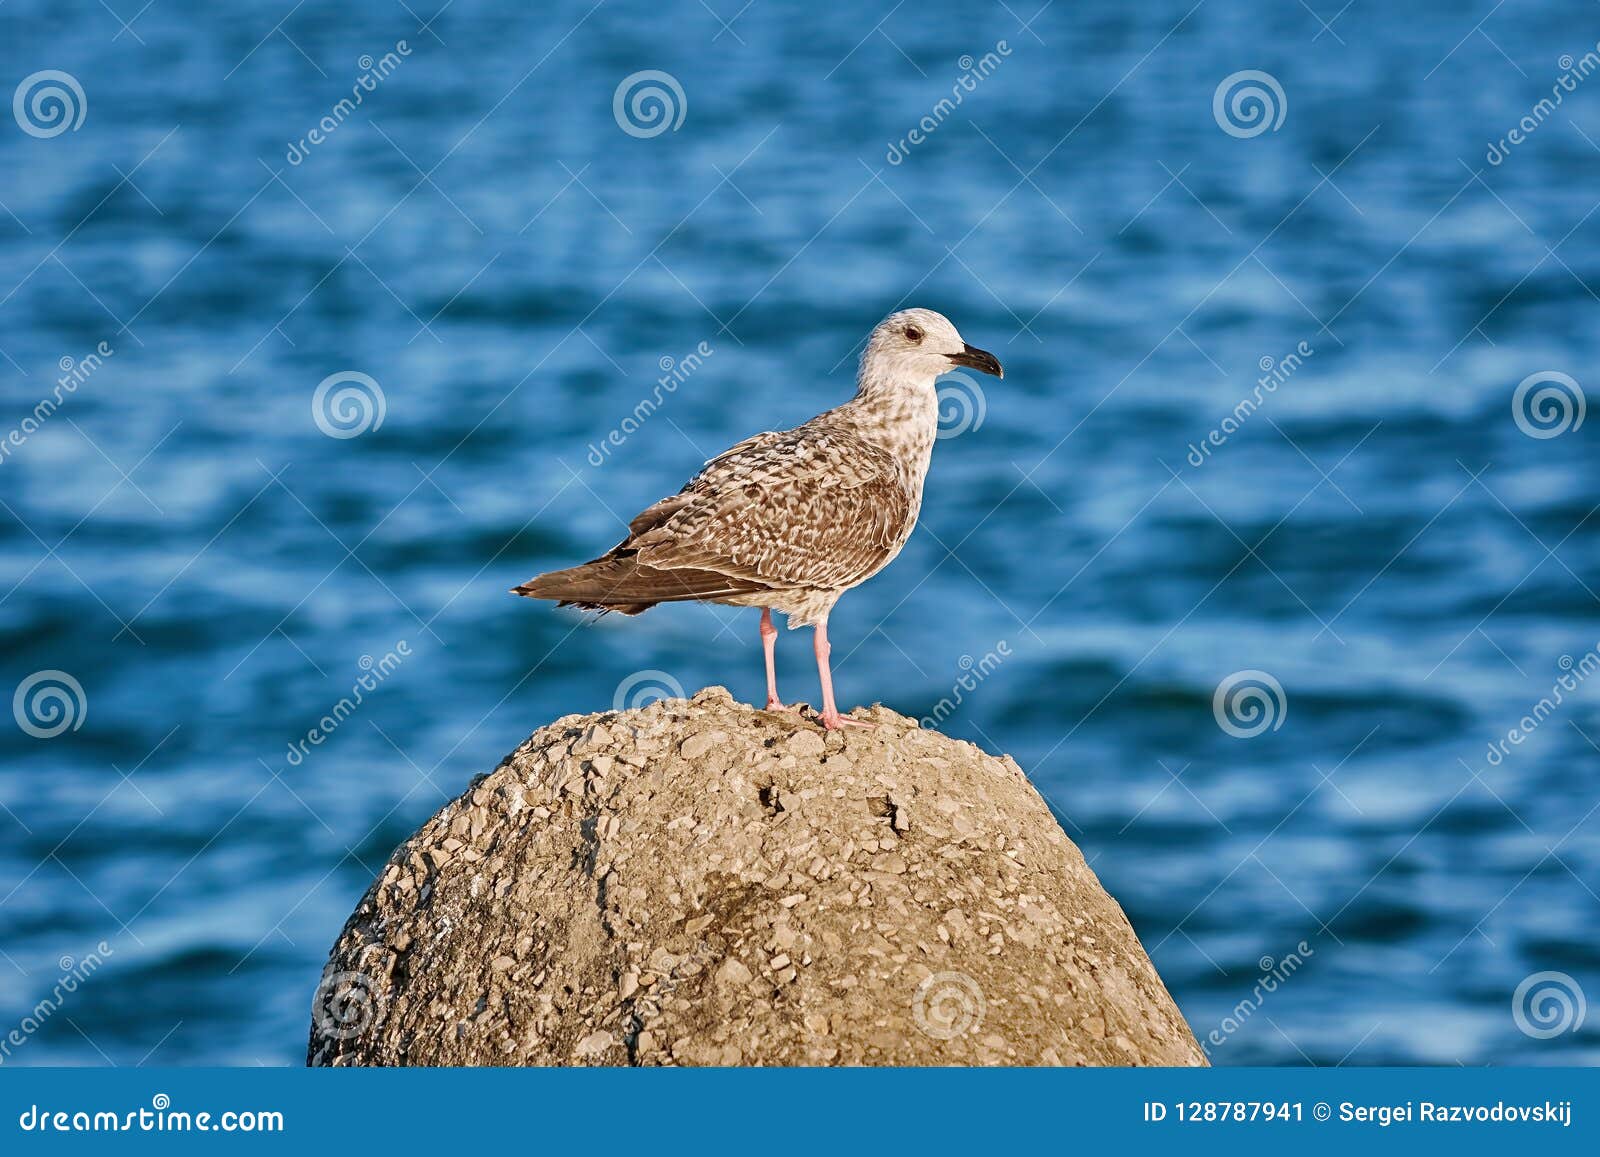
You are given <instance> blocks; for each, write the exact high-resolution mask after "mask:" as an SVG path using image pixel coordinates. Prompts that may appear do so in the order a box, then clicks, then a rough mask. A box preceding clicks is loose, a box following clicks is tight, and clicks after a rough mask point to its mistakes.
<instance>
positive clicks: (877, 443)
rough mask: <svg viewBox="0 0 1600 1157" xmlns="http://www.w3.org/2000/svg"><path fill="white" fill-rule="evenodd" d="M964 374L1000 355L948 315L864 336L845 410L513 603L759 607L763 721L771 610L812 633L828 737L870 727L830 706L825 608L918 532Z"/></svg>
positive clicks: (709, 471) (531, 584)
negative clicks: (977, 343)
mask: <svg viewBox="0 0 1600 1157" xmlns="http://www.w3.org/2000/svg"><path fill="white" fill-rule="evenodd" d="M956 367H966V368H968V369H973V370H978V371H980V372H982V373H985V374H992V375H994V376H995V377H997V378H998V377H1003V376H1004V373H1003V371H1002V369H1001V367H1000V362H999V361H998V360H997V359H996V358H995V356H994V355H993V354H991V353H988V352H986V351H984V350H981V349H977V348H975V347H973V346H970V345H968V344H967V343H966V342H965V341H963V340H962V338H961V335H960V334H959V333H958V332H956V327H955V326H954V325H952V324H951V323H950V320H949V319H948V318H946V317H945V316H944V315H943V314H939V313H935V312H934V311H933V310H931V309H905V310H901V311H899V312H897V313H891V314H890V315H889V316H888V317H886V318H884V319H883V320H882V321H881V322H879V323H878V325H877V326H876V327H875V328H874V329H873V331H872V333H871V335H870V336H869V337H868V338H867V344H866V348H865V349H864V350H863V351H862V353H861V362H860V365H859V367H858V369H857V372H856V393H855V397H853V398H851V399H850V401H848V402H846V403H844V405H842V406H838V407H836V408H834V409H832V410H829V411H827V412H826V413H823V414H819V415H817V416H816V417H815V418H812V419H811V420H810V421H809V422H807V423H805V424H804V425H802V426H797V427H795V428H794V429H793V430H782V431H776V432H774V431H767V432H765V433H761V434H756V435H755V436H754V437H751V438H746V439H745V440H744V441H743V442H740V443H739V444H738V445H737V446H734V447H733V448H732V449H729V450H725V451H723V452H722V453H721V454H719V455H717V456H716V457H715V458H713V459H711V460H710V461H709V462H707V463H706V464H705V466H704V467H703V468H702V469H701V471H700V473H698V474H696V475H695V476H694V478H693V479H691V480H690V481H689V483H688V485H686V486H685V487H684V488H683V489H682V490H680V491H678V493H676V494H674V495H672V496H671V497H669V498H663V499H661V500H660V501H659V502H657V503H655V504H654V505H652V506H650V507H649V508H647V509H646V510H644V511H643V512H641V513H640V514H639V515H638V516H637V517H635V518H634V519H633V521H632V522H630V523H629V524H628V537H627V538H625V539H623V540H622V541H621V542H619V543H618V544H617V545H616V546H614V547H612V548H611V549H610V550H608V551H607V552H606V553H605V554H603V555H601V556H600V557H599V558H597V559H594V560H592V561H590V562H586V563H584V564H583V565H582V566H575V567H570V568H568V569H566V570H557V571H551V572H549V573H548V574H542V575H538V576H537V577H535V578H531V579H529V580H528V581H527V582H525V583H523V584H522V585H521V586H518V587H514V588H512V593H513V594H518V595H525V596H527V597H529V598H535V599H555V600H558V605H560V606H575V607H580V608H583V609H585V610H594V611H601V612H605V611H616V612H618V613H619V614H624V615H637V614H640V613H642V612H644V611H647V610H649V609H650V608H651V607H653V606H655V605H656V604H657V603H672V602H704V603H723V604H727V605H731V606H737V607H760V608H761V645H762V649H763V651H764V652H765V653H766V661H767V704H766V709H767V710H768V711H776V710H780V709H782V707H783V702H782V700H780V699H779V698H778V680H777V673H776V670H775V668H774V653H775V651H776V647H777V640H778V629H777V628H776V627H775V626H773V624H772V612H773V611H777V612H779V613H780V614H783V615H785V616H787V618H788V624H789V629H790V630H793V629H794V628H796V627H805V626H810V627H813V628H815V633H814V635H813V650H814V651H815V654H816V659H817V675H818V677H819V679H820V680H821V683H822V712H821V714H820V715H819V716H818V718H819V719H820V721H821V723H822V725H823V727H825V728H826V729H828V730H829V731H836V730H839V729H841V728H843V727H845V726H847V725H852V726H857V727H869V726H871V725H870V724H868V723H865V722H863V721H861V720H858V719H849V718H846V717H845V716H843V715H841V714H840V713H839V707H838V704H837V703H836V702H835V701H834V696H833V677H832V674H831V672H830V670H829V666H828V653H829V650H830V647H829V645H828V613H829V612H830V611H831V610H832V609H833V605H834V603H836V602H838V601H839V596H840V595H842V594H843V593H844V592H845V591H847V590H849V589H850V588H852V587H855V586H859V585H860V584H861V583H864V582H866V581H867V579H869V578H871V577H872V576H873V575H875V574H877V573H878V572H879V571H880V570H882V569H883V568H884V567H886V566H888V565H889V563H890V562H892V561H893V560H894V557H895V556H896V555H898V554H899V553H900V549H901V548H902V547H903V546H905V544H906V540H907V539H908V538H910V537H911V531H912V529H913V528H914V527H915V526H916V524H917V514H918V512H919V511H920V510H921V509H922V483H923V480H924V479H925V478H926V477H927V474H928V460H929V458H931V457H932V455H933V443H934V438H935V437H936V435H937V434H938V427H939V400H938V394H937V391H936V389H935V387H934V381H935V379H937V378H938V377H939V376H940V375H941V374H946V373H949V372H950V371H951V370H953V369H955V368H956Z"/></svg>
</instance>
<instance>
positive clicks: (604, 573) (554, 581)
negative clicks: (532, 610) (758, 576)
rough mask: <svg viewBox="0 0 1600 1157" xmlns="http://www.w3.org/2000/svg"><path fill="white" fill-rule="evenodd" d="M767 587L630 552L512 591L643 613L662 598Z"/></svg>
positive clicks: (702, 598) (697, 598)
mask: <svg viewBox="0 0 1600 1157" xmlns="http://www.w3.org/2000/svg"><path fill="white" fill-rule="evenodd" d="M762 589H764V588H763V587H762V585H761V584H760V583H756V582H752V581H750V580H749V579H740V578H730V577H729V576H728V575H725V574H719V573H717V572H716V571H710V570H691V569H676V568H675V569H672V570H667V569H663V568H661V567H653V566H646V565H644V564H643V563H640V562H638V561H637V560H636V559H635V558H634V557H633V556H632V552H629V553H628V554H627V555H616V554H611V555H606V556H605V557H604V558H597V559H595V560H594V561H593V562H586V563H584V564H583V565H582V566H574V567H568V568H567V569H566V570H554V571H551V572H549V573H548V574H542V575H536V576H535V577H533V578H531V579H529V580H528V581H527V582H525V583H523V584H522V585H521V586H516V587H512V588H511V593H512V594H514V595H525V596H526V597H528V598H531V599H555V600H557V602H558V605H560V606H564V607H565V606H574V607H581V608H582V609H583V610H586V611H602V612H604V611H616V612H617V613H618V614H623V615H637V614H640V613H641V612H644V611H648V610H649V609H650V608H651V607H653V606H655V605H656V604H657V603H681V602H714V601H716V600H717V599H723V598H728V597H731V596H734V595H744V594H750V593H752V592H754V591H759V590H762Z"/></svg>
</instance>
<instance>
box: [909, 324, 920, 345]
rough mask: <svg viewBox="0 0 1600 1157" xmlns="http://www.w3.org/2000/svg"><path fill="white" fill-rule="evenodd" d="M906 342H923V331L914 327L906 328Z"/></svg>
mask: <svg viewBox="0 0 1600 1157" xmlns="http://www.w3.org/2000/svg"><path fill="white" fill-rule="evenodd" d="M906 340H907V341H909V342H919V341H921V340H922V331H921V330H920V329H918V328H917V327H916V326H914V325H908V326H906Z"/></svg>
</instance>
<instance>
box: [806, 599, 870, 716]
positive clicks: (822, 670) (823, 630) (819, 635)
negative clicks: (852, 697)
mask: <svg viewBox="0 0 1600 1157" xmlns="http://www.w3.org/2000/svg"><path fill="white" fill-rule="evenodd" d="M811 643H812V649H813V650H815V651H816V653H817V677H818V678H820V679H821V680H822V714H821V715H819V716H818V718H819V719H821V720H822V726H824V727H826V728H827V729H828V730H829V731H838V730H839V729H840V728H842V727H871V726H872V724H870V723H863V722H862V721H861V720H859V719H846V718H845V717H844V716H843V715H840V714H839V705H838V704H837V703H835V702H834V701H833V674H832V672H830V671H829V669H828V652H829V651H831V650H832V649H833V648H832V647H831V646H829V644H828V620H827V619H822V620H821V621H819V622H818V623H817V629H816V633H815V634H814V635H813V636H812V640H811Z"/></svg>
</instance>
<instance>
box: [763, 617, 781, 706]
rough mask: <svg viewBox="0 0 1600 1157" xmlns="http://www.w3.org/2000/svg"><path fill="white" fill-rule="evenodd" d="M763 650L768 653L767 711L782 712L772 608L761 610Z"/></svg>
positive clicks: (776, 633) (775, 629)
mask: <svg viewBox="0 0 1600 1157" xmlns="http://www.w3.org/2000/svg"><path fill="white" fill-rule="evenodd" d="M761 649H762V650H763V651H765V652H766V653H767V710H768V711H782V710H783V700H781V699H779V698H778V668H777V665H776V662H775V656H776V653H777V650H778V628H777V627H774V626H773V625H772V608H771V607H762V608H761Z"/></svg>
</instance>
